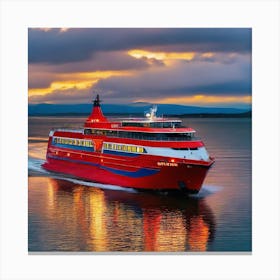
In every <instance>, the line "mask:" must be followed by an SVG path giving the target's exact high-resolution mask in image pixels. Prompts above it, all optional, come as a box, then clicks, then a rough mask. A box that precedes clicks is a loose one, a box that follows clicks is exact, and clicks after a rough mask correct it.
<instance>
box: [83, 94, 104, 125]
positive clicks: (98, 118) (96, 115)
mask: <svg viewBox="0 0 280 280" xmlns="http://www.w3.org/2000/svg"><path fill="white" fill-rule="evenodd" d="M100 102H101V101H100V98H99V94H97V95H96V98H95V99H94V100H93V108H92V112H91V114H90V116H89V117H88V119H87V120H86V123H85V124H92V123H98V122H107V121H108V120H107V118H106V117H105V116H104V115H103V113H102V110H101V106H100Z"/></svg>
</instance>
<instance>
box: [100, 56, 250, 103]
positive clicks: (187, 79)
mask: <svg viewBox="0 0 280 280" xmlns="http://www.w3.org/2000/svg"><path fill="white" fill-rule="evenodd" d="M97 87H98V88H99V90H100V91H101V92H103V94H105V95H106V92H107V91H110V92H112V89H113V92H114V95H117V96H123V97H125V96H134V97H138V98H149V97H168V96H172V95H182V96H188V95H189V96H191V95H194V94H202V93H203V94H208V95H216V96H221V95H228V94H230V95H236V96H244V95H248V94H251V90H252V89H251V64H250V57H248V55H242V56H238V57H235V59H234V62H232V63H230V64H228V63H226V64H224V63H213V62H211V61H196V60H194V61H191V62H188V63H179V64H177V65H176V67H172V68H168V67H166V68H161V69H158V70H156V71H152V72H142V73H141V74H138V75H137V76H134V77H111V78H110V79H106V80H101V81H99V82H98V84H97Z"/></svg>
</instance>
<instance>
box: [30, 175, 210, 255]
mask: <svg viewBox="0 0 280 280" xmlns="http://www.w3.org/2000/svg"><path fill="white" fill-rule="evenodd" d="M31 182H32V183H31ZM44 182H46V184H47V186H46V188H44V186H43V183H44ZM35 187H36V188H35ZM180 199H181V198H180ZM180 199H177V198H172V197H164V198H162V197H161V196H160V195H150V194H142V193H135V194H129V193H125V192H118V191H111V192H110V191H104V190H101V189H97V188H87V187H84V186H81V185H76V184H73V183H70V182H66V181H63V180H55V179H51V178H41V177H32V178H30V196H29V203H30V207H31V208H32V209H33V210H32V211H33V212H34V211H36V215H37V214H38V216H40V217H41V218H40V220H41V221H42V223H44V225H45V224H46V225H50V227H53V228H52V229H51V232H52V233H55V234H57V237H54V236H51V237H50V238H51V240H52V242H55V245H52V246H53V247H52V248H55V246H57V243H59V246H60V247H59V249H61V248H63V250H70V251H71V250H72V251H96V252H100V251H136V252H139V251H146V252H148V251H154V252H178V251H179V252H180V251H181V252H183V251H186V250H191V251H205V250H207V246H208V242H209V240H211V238H212V237H211V233H212V236H213V232H214V230H213V226H215V224H214V221H213V215H212V214H211V212H210V211H209V207H207V205H206V204H205V203H204V201H203V200H202V201H199V200H188V199H181V200H180ZM162 205H164V208H163V207H162ZM34 206H35V208H34ZM201 212H202V213H203V215H202V214H201ZM48 223H49V224H48ZM43 234H48V233H47V232H43ZM44 238H45V237H44ZM47 238H48V236H47ZM67 248H68V249H67Z"/></svg>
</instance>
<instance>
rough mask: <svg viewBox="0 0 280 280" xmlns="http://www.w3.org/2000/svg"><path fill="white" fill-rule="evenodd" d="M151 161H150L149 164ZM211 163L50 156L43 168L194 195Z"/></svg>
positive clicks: (128, 184) (146, 188)
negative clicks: (158, 163) (125, 161)
mask: <svg viewBox="0 0 280 280" xmlns="http://www.w3.org/2000/svg"><path fill="white" fill-rule="evenodd" d="M150 162H151V161H150ZM212 163H213V162H210V163H208V164H207V165H199V164H193V163H178V164H176V165H173V166H156V167H153V166H145V167H139V165H138V166H137V164H135V165H133V164H130V165H121V164H110V163H109V162H107V163H104V162H103V159H102V160H100V159H96V160H95V161H83V160H81V159H77V158H70V157H67V156H64V157H62V156H56V155H49V156H48V157H47V161H46V162H45V163H44V164H43V167H44V168H45V169H46V170H48V171H52V172H57V173H63V174H67V175H71V176H73V177H77V178H81V179H84V180H87V181H92V182H97V183H102V184H111V185H118V186H122V187H128V188H135V189H143V190H164V191H169V190H177V191H178V190H180V191H182V192H186V193H197V192H199V190H200V189H201V187H202V184H203V181H204V179H205V177H206V175H207V172H208V170H209V168H210V167H211V165H212Z"/></svg>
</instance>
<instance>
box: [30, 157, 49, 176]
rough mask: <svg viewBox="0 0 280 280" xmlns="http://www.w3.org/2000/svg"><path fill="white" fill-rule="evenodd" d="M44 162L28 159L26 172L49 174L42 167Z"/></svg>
mask: <svg viewBox="0 0 280 280" xmlns="http://www.w3.org/2000/svg"><path fill="white" fill-rule="evenodd" d="M43 163H44V160H42V159H38V158H30V157H29V158H28V170H32V171H37V172H40V173H42V174H49V172H48V171H47V170H45V169H44V168H43V167H42V164H43Z"/></svg>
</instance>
